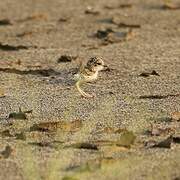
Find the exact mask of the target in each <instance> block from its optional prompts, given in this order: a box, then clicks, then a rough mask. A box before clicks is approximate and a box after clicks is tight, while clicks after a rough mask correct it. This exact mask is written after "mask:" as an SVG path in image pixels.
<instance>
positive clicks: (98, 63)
mask: <svg viewBox="0 0 180 180" xmlns="http://www.w3.org/2000/svg"><path fill="white" fill-rule="evenodd" d="M104 67H106V65H105V64H104V61H103V60H102V58H100V57H96V56H95V57H91V58H90V59H89V60H88V62H87V64H86V65H85V66H83V64H82V63H81V64H80V67H79V71H78V73H77V74H75V75H74V80H75V81H76V83H75V86H76V88H77V90H78V91H79V93H80V94H81V95H82V96H83V97H86V98H92V97H95V94H94V95H93V94H88V93H86V92H84V91H83V90H82V89H81V88H80V86H81V85H82V84H84V83H87V82H93V81H95V80H96V79H97V78H98V73H99V71H102V70H103V69H104Z"/></svg>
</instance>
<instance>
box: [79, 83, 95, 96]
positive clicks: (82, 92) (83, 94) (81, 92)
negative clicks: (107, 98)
mask: <svg viewBox="0 0 180 180" xmlns="http://www.w3.org/2000/svg"><path fill="white" fill-rule="evenodd" d="M80 84H82V81H80V80H79V81H77V82H76V88H77V90H78V91H79V92H80V94H81V95H82V96H83V97H87V98H92V97H94V96H93V95H90V94H87V93H85V92H84V91H83V90H82V89H81V88H80Z"/></svg>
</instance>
